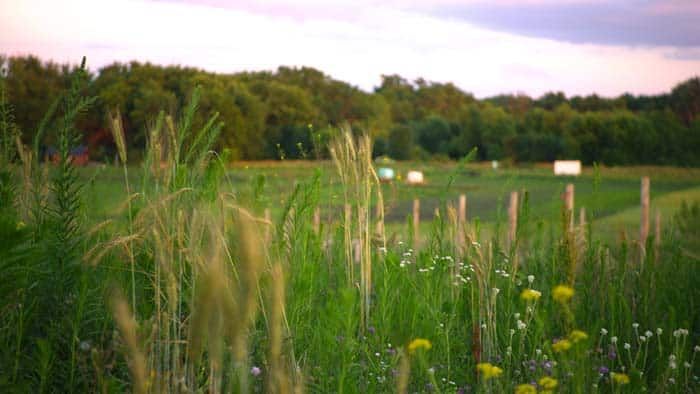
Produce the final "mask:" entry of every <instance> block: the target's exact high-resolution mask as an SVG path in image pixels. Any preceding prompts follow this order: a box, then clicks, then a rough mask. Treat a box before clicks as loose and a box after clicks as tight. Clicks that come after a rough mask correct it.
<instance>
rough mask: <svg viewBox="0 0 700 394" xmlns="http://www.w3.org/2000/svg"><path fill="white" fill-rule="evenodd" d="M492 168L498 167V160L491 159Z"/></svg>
mask: <svg viewBox="0 0 700 394" xmlns="http://www.w3.org/2000/svg"><path fill="white" fill-rule="evenodd" d="M491 168H493V169H494V170H497V169H498V160H491Z"/></svg>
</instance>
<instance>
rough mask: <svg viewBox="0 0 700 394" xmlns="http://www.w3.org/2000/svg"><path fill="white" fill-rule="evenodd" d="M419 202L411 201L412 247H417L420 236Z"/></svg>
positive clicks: (416, 200) (417, 200)
mask: <svg viewBox="0 0 700 394" xmlns="http://www.w3.org/2000/svg"><path fill="white" fill-rule="evenodd" d="M419 229H420V200H419V199H417V198H416V199H414V200H413V246H414V247H416V246H418V242H419V236H420V230H419Z"/></svg>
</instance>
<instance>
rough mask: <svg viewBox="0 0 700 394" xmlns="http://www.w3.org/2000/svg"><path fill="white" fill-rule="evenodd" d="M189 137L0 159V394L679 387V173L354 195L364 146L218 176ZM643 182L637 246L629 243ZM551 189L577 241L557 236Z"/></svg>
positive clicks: (692, 296) (697, 325) (362, 189)
mask: <svg viewBox="0 0 700 394" xmlns="http://www.w3.org/2000/svg"><path fill="white" fill-rule="evenodd" d="M192 111H194V109H192ZM186 113H191V111H190V112H187V111H186ZM159 124H160V125H161V126H160V127H162V128H159V126H158V125H159ZM166 124H167V125H168V126H167V127H168V128H169V129H168V128H166V126H164V125H166ZM190 124H191V122H188V121H187V118H185V119H184V120H182V121H181V122H175V121H172V120H170V121H164V122H161V123H156V126H154V127H155V129H154V130H152V131H151V133H150V135H151V138H152V140H151V142H150V143H149V146H148V149H147V150H146V152H145V154H144V158H145V159H144V163H143V165H142V166H139V167H137V166H133V167H121V168H117V167H108V166H92V167H88V168H79V169H78V168H75V167H73V166H72V165H71V164H70V160H69V155H68V152H69V150H68V148H67V147H68V146H69V145H68V144H67V143H64V144H63V145H62V146H63V149H62V151H61V153H60V155H61V160H60V161H59V164H58V165H55V166H54V165H47V164H45V163H42V162H40V161H38V160H37V159H36V157H37V156H36V155H35V156H32V155H31V154H29V153H27V151H24V150H22V151H21V152H20V153H21V154H20V155H19V156H20V162H19V163H18V162H16V161H10V160H8V159H7V157H0V159H2V161H1V162H2V163H5V165H4V166H0V180H1V181H2V182H1V183H0V198H1V199H2V203H1V204H0V272H2V273H3V280H2V281H0V302H1V303H0V391H2V392H38V393H44V392H136V393H149V392H153V393H160V392H183V393H185V392H212V393H215V392H234V393H248V392H254V393H259V392H271V393H301V392H313V393H331V392H333V393H334V392H338V393H388V392H399V393H408V392H410V393H423V392H440V393H442V392H444V393H466V392H483V393H502V392H511V393H512V392H514V393H517V394H524V393H537V392H539V393H552V392H563V393H591V392H592V393H595V392H600V393H622V392H624V393H640V392H654V393H667V392H671V393H690V392H698V390H699V389H700V377H699V375H700V372H699V371H700V366H699V364H700V363H699V362H698V357H700V313H698V311H699V310H700V305H698V302H700V287H698V283H700V269H699V265H698V264H700V260H698V257H697V256H698V254H699V253H698V250H697V249H698V247H700V246H698V245H700V242H698V239H700V208H699V207H698V205H695V206H694V208H688V209H686V210H684V211H683V214H682V215H679V216H673V213H674V212H675V211H676V209H677V207H678V206H679V205H680V204H679V201H682V200H684V199H687V200H689V202H690V200H697V197H698V188H699V186H700V185H698V180H699V179H700V176H699V175H700V170H698V169H678V168H653V167H647V168H598V169H590V168H587V169H586V171H585V172H584V174H583V175H582V176H580V177H578V178H575V179H567V178H555V177H553V176H552V175H551V174H550V170H549V169H548V168H546V167H540V166H532V167H528V168H505V169H501V170H499V171H493V170H491V169H489V168H488V166H486V165H483V164H467V165H464V164H456V163H397V164H396V165H395V168H397V170H398V173H399V174H405V172H406V171H407V170H408V169H419V170H422V171H424V172H425V175H426V178H427V183H426V184H425V185H423V186H419V187H409V186H407V185H405V184H403V183H401V182H396V183H394V184H379V183H378V182H376V180H375V178H374V177H373V176H372V170H371V169H372V162H371V155H370V153H371V146H370V141H369V138H368V137H367V138H365V137H360V138H354V137H352V136H351V134H349V133H339V135H338V136H337V137H336V139H334V140H333V142H332V143H331V152H332V153H333V157H334V161H333V162H280V163H270V162H266V163H234V164H232V165H227V164H225V163H221V162H219V161H218V160H217V156H216V155H212V154H211V153H210V150H209V149H210V146H209V145H208V144H206V143H204V142H203V141H210V142H211V141H213V140H214V138H212V137H211V135H210V133H212V130H210V129H207V128H205V129H203V130H201V131H193V130H190V129H189V128H188V127H189V126H188V125H190ZM114 130H115V131H114V134H115V140H116V141H120V140H121V141H122V142H121V143H122V146H123V134H121V133H120V132H119V130H120V128H119V125H118V123H117V124H115V125H114ZM68 132H69V131H65V130H64V131H63V132H62V133H63V134H59V137H60V138H63V140H64V141H66V140H68V137H66V135H65V134H66V133H68ZM61 136H63V137H61ZM60 138H59V140H60ZM118 144H119V142H118ZM22 149H25V148H22ZM164 152H169V153H167V154H165V153H164ZM121 155H122V157H123V156H125V155H126V153H125V152H124V150H122V151H121ZM122 161H125V160H122ZM644 175H648V176H650V177H651V184H652V209H659V210H660V211H661V212H662V214H663V215H664V216H663V217H664V232H663V237H662V240H663V242H662V243H661V244H659V245H658V246H657V245H656V243H655V242H654V240H653V238H650V239H649V240H648V242H647V243H646V244H641V243H640V242H638V241H636V237H637V234H638V222H637V220H636V219H635V217H637V216H638V212H636V211H635V209H638V205H639V183H640V181H639V179H640V177H641V176H644ZM568 182H572V183H574V184H575V186H576V206H577V207H582V206H583V207H585V208H586V211H587V212H588V215H589V216H588V222H587V223H588V225H587V226H575V227H573V228H570V227H569V226H568V225H563V223H566V222H567V221H566V220H563V219H564V218H563V215H562V200H561V197H560V196H561V193H562V191H563V189H564V187H565V185H566V184H567V183H568ZM514 190H515V191H523V190H525V191H527V193H528V203H527V204H524V205H522V206H521V211H520V214H519V216H518V230H517V232H516V235H515V238H514V239H512V240H509V239H507V237H506V236H505V228H504V225H503V224H504V222H506V215H505V212H506V210H505V204H506V197H507V196H508V194H509V193H510V192H511V191H514ZM461 193H464V194H466V195H467V199H468V217H469V222H468V224H466V225H462V224H460V223H456V222H455V221H454V220H451V219H450V218H451V215H450V210H449V209H446V208H447V203H448V202H455V201H456V199H457V196H458V195H459V194H461ZM414 198H419V199H420V200H421V201H422V209H423V211H422V212H423V219H424V220H422V225H421V226H422V227H421V238H420V239H418V240H414V239H412V238H411V236H410V235H409V234H410V231H409V228H410V223H408V220H407V216H408V215H409V212H410V207H411V204H412V200H413V199H414ZM380 200H383V201H384V204H383V206H384V207H385V210H384V215H379V218H377V217H376V216H375V205H376V202H377V201H380ZM346 205H347V206H349V207H350V209H349V210H348V211H345V209H344V207H345V206H346ZM316 207H321V209H322V216H323V218H324V220H323V224H322V227H321V230H320V231H316V229H315V228H314V226H313V225H312V223H313V216H314V211H315V209H316ZM435 208H439V211H440V215H439V217H434V210H435ZM266 209H270V211H271V213H272V215H271V217H270V218H269V219H268V218H266V217H265V216H264V212H265V210H266ZM382 217H384V218H385V219H386V220H382ZM477 219H478V220H477ZM377 224H379V226H377ZM625 232H627V234H628V236H618V234H620V233H622V234H624V233H625Z"/></svg>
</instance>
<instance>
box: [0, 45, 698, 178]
mask: <svg viewBox="0 0 700 394" xmlns="http://www.w3.org/2000/svg"><path fill="white" fill-rule="evenodd" d="M0 64H3V65H4V66H3V68H5V70H4V77H3V80H4V85H5V91H6V94H7V97H8V99H9V102H10V104H11V106H12V107H13V110H14V111H13V112H14V117H15V122H16V124H17V125H18V127H19V129H20V131H21V136H22V139H23V140H24V141H25V143H29V142H30V141H31V140H32V138H33V135H34V133H35V130H36V127H37V124H38V123H39V122H40V121H41V119H42V116H43V114H44V113H45V112H46V111H47V109H48V108H49V106H50V105H51V103H52V101H54V100H55V99H56V98H57V97H59V96H60V94H61V92H62V91H63V90H65V89H66V88H67V87H68V85H69V79H70V78H69V77H70V74H71V72H72V71H73V70H74V67H75V66H71V65H60V64H56V63H51V62H43V61H41V60H40V59H38V58H36V57H33V56H26V57H3V56H0ZM465 72H469V70H465ZM659 72H663V71H662V70H661V71H659ZM90 77H91V83H90V85H89V91H88V92H86V94H88V95H91V96H96V97H97V101H96V103H95V106H93V108H92V109H91V110H90V111H88V112H87V113H85V114H84V115H83V116H82V118H81V121H80V124H79V127H80V129H81V130H82V131H83V132H84V143H85V144H87V145H88V147H89V152H90V156H91V158H92V159H94V160H111V159H113V157H114V152H115V148H114V143H113V141H112V139H111V134H110V132H109V130H108V128H107V123H108V122H107V118H108V113H110V112H111V113H116V112H117V111H119V113H120V114H121V116H122V118H123V124H124V128H125V132H126V139H127V144H128V149H129V150H130V157H131V158H134V160H137V159H138V157H139V153H140V152H141V151H142V150H143V148H144V145H145V143H146V140H147V135H148V133H147V131H148V128H149V125H151V124H152V123H153V121H154V120H155V118H156V117H157V115H158V113H159V112H160V111H166V112H167V113H171V114H177V111H178V110H179V109H180V108H182V107H183V106H184V105H185V104H186V103H187V101H188V100H189V97H190V95H191V93H192V91H193V89H194V88H195V86H201V101H200V110H199V115H198V117H197V118H196V122H199V123H200V124H201V123H203V122H205V121H206V120H207V119H208V118H209V116H210V115H211V114H212V113H214V112H218V113H219V119H220V120H222V121H223V122H224V127H223V130H222V133H221V135H220V137H219V140H218V141H217V147H218V148H219V149H220V150H221V151H223V152H226V153H227V155H228V156H229V157H230V158H231V159H243V160H257V159H281V158H294V159H295V158H309V159H314V158H325V157H327V155H328V153H327V152H326V151H325V146H326V144H325V141H326V140H327V139H328V138H329V137H330V136H331V135H332V134H333V133H336V132H337V127H338V126H341V125H343V124H348V125H350V126H351V127H352V129H353V130H354V131H355V132H358V133H360V132H366V133H369V134H370V135H371V136H372V137H373V138H374V150H375V152H374V153H375V155H377V156H379V155H388V156H390V157H392V158H394V159H399V160H409V159H413V160H423V159H449V158H452V159H455V158H460V157H462V156H464V155H465V154H467V153H468V152H469V151H470V150H471V149H472V148H473V147H477V148H478V158H479V159H480V160H512V161H514V162H533V161H551V160H554V159H564V158H566V159H581V160H582V161H583V162H584V163H585V164H591V163H593V162H597V163H602V164H606V165H624V164H668V165H680V166H700V79H699V78H697V77H696V78H692V79H689V80H687V81H685V82H682V83H679V84H678V85H677V86H676V87H674V88H673V89H672V90H671V91H670V92H669V93H666V94H660V95H656V96H634V95H631V94H624V95H621V96H619V97H615V98H603V97H599V96H597V95H590V96H585V97H581V96H575V97H566V96H565V95H564V94H563V93H560V92H552V93H547V94H545V95H543V96H542V97H539V98H532V97H528V96H526V95H522V94H517V95H500V96H496V97H491V98H486V99H476V98H475V97H474V96H473V95H472V94H470V93H468V92H465V91H462V90H460V89H459V88H457V87H456V86H455V85H453V84H451V83H434V82H429V81H425V80H423V79H418V80H415V81H408V80H406V79H404V78H402V77H400V76H398V75H384V76H382V80H381V84H380V85H379V86H378V87H376V88H375V89H374V91H373V92H372V93H368V92H365V91H362V90H360V89H358V88H357V87H354V86H352V85H350V84H348V83H345V82H342V81H338V80H335V79H332V78H331V77H330V76H328V75H325V74H324V73H323V72H321V71H319V70H316V69H313V68H308V67H302V68H290V67H280V68H278V69H277V71H275V72H269V71H260V72H240V73H235V74H215V73H211V72H206V71H202V70H198V69H195V68H186V67H179V66H169V67H163V66H157V65H153V64H149V63H145V64H144V63H138V62H131V63H129V64H121V63H115V64H112V65H109V66H106V67H103V68H101V69H100V70H99V71H98V72H97V73H96V74H92V75H91V76H90ZM572 78H575V76H572ZM44 143H45V145H47V146H50V145H51V144H52V141H44Z"/></svg>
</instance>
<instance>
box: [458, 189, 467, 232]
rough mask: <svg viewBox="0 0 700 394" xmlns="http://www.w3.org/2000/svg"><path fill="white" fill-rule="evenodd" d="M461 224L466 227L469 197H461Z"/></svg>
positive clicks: (462, 195)
mask: <svg viewBox="0 0 700 394" xmlns="http://www.w3.org/2000/svg"><path fill="white" fill-rule="evenodd" d="M458 217H459V223H460V224H462V225H464V224H465V223H466V222H467V196H466V195H464V194H461V195H460V196H459V216H458Z"/></svg>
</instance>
